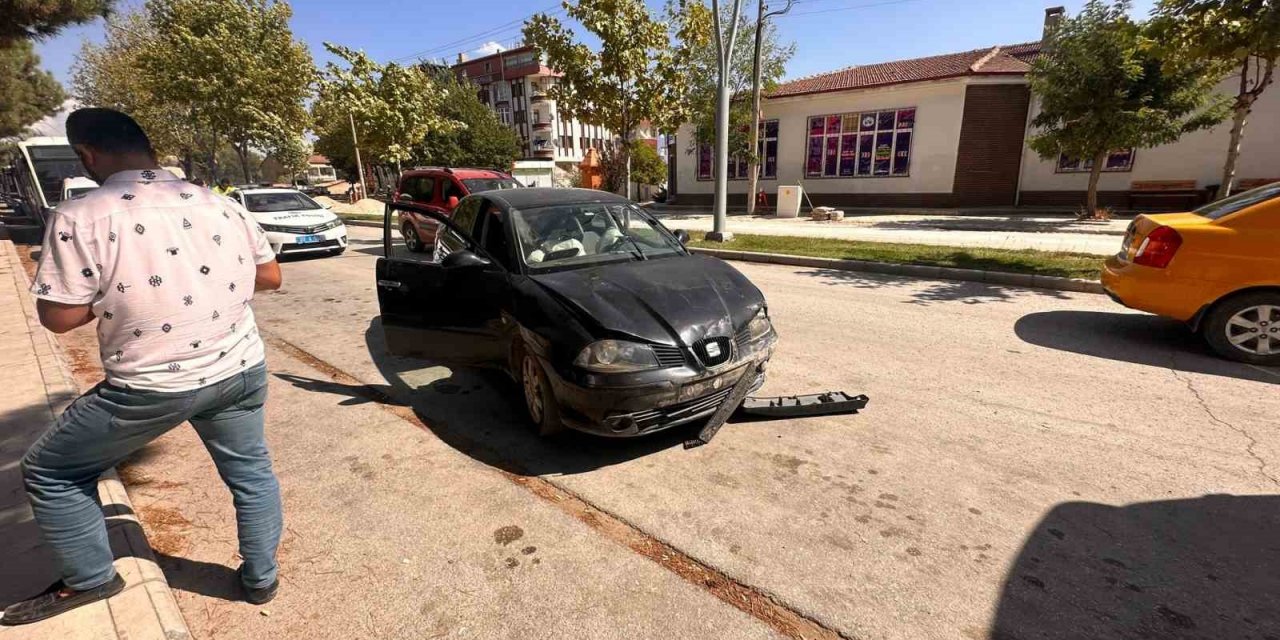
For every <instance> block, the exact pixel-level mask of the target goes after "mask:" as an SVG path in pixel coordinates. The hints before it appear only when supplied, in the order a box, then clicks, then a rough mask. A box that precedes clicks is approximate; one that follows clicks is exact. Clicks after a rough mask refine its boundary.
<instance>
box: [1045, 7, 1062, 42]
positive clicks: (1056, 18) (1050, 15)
mask: <svg viewBox="0 0 1280 640" xmlns="http://www.w3.org/2000/svg"><path fill="white" fill-rule="evenodd" d="M1066 13H1067V10H1066V9H1065V8H1063V7H1049V8H1048V9H1045V10H1044V35H1043V38H1044V39H1045V40H1048V39H1049V36H1050V35H1051V34H1052V33H1053V32H1054V30H1056V29H1057V28H1058V23H1059V22H1062V19H1063V18H1064V17H1066Z"/></svg>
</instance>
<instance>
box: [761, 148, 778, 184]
mask: <svg viewBox="0 0 1280 640" xmlns="http://www.w3.org/2000/svg"><path fill="white" fill-rule="evenodd" d="M777 175H778V143H777V141H769V142H766V143H765V145H764V176H765V177H766V178H773V177H775V176H777Z"/></svg>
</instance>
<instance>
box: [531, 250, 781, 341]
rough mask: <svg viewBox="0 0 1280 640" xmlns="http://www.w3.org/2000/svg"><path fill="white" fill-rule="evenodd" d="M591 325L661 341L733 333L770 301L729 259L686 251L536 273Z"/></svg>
mask: <svg viewBox="0 0 1280 640" xmlns="http://www.w3.org/2000/svg"><path fill="white" fill-rule="evenodd" d="M531 278H532V279H533V281H534V282H537V283H538V284H540V285H542V286H543V287H545V288H546V289H548V290H549V291H551V292H552V294H553V295H555V296H556V297H557V298H558V299H559V300H560V301H561V302H562V303H564V304H565V305H567V306H569V307H570V308H571V309H573V310H574V311H575V312H576V313H577V314H578V316H579V317H580V318H582V319H583V320H584V321H585V322H586V323H587V324H588V325H589V326H590V325H595V326H597V327H598V328H599V329H603V330H604V331H607V332H614V333H622V334H627V335H631V336H634V337H638V338H642V339H644V340H648V341H650V342H655V343H658V344H668V345H675V344H684V345H692V344H693V343H694V342H697V341H698V340H701V339H703V338H707V337H712V336H724V337H728V338H732V337H733V335H734V331H735V329H737V328H740V327H742V326H743V325H745V324H746V323H747V321H748V320H750V319H751V318H752V317H753V316H754V315H755V314H756V312H757V311H758V310H759V309H760V308H761V307H763V306H764V296H763V295H762V294H761V293H760V290H759V289H757V288H756V286H755V285H754V284H752V283H751V281H750V280H748V279H747V277H746V276H744V275H742V274H741V273H739V272H738V270H737V269H734V268H733V267H731V266H729V265H728V264H727V263H725V262H724V261H722V260H719V259H717V258H711V257H708V256H698V255H694V256H681V257H673V258H658V259H653V260H642V261H635V262H623V263H618V264H610V265H604V266H600V267H588V268H583V269H574V270H569V271H559V272H553V273H545V274H537V275H533V276H531Z"/></svg>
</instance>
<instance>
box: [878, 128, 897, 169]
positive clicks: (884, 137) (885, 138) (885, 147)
mask: <svg viewBox="0 0 1280 640" xmlns="http://www.w3.org/2000/svg"><path fill="white" fill-rule="evenodd" d="M892 160H893V132H892V131H882V132H880V133H878V134H876V163H875V172H874V173H875V175H878V176H887V175H889V165H890V163H891V161H892Z"/></svg>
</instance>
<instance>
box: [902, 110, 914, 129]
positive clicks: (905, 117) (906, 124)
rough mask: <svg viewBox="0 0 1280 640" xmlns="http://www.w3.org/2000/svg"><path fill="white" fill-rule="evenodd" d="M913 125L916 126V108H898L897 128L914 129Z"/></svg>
mask: <svg viewBox="0 0 1280 640" xmlns="http://www.w3.org/2000/svg"><path fill="white" fill-rule="evenodd" d="M915 127H916V110H915V108H911V109H898V128H899V129H914V128H915Z"/></svg>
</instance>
